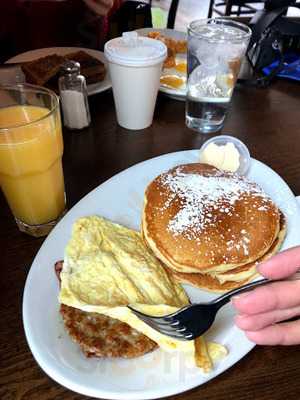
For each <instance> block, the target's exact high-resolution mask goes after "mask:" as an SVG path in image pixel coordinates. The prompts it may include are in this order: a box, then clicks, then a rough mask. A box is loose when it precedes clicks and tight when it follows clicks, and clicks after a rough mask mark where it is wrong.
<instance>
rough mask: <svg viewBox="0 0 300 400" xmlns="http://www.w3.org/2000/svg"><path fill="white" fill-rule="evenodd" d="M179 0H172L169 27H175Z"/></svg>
mask: <svg viewBox="0 0 300 400" xmlns="http://www.w3.org/2000/svg"><path fill="white" fill-rule="evenodd" d="M178 4H179V0H172V1H171V4H170V9H169V13H168V22H167V28H170V29H174V25H175V19H176V14H177V9H178Z"/></svg>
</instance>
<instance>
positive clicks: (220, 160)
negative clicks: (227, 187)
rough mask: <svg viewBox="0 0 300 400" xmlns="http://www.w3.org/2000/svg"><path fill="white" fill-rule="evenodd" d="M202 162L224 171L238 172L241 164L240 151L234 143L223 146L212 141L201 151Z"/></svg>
mask: <svg viewBox="0 0 300 400" xmlns="http://www.w3.org/2000/svg"><path fill="white" fill-rule="evenodd" d="M200 162H202V163H205V164H209V165H212V166H214V167H216V168H218V169H222V170H224V171H230V172H236V171H237V170H238V168H239V166H240V153H239V151H238V150H237V148H236V147H235V145H234V144H233V143H230V142H229V143H226V144H225V145H221V146H218V145H216V144H214V143H210V144H209V145H208V146H207V147H206V148H205V149H204V150H203V152H202V153H201V156H200Z"/></svg>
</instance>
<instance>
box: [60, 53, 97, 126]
mask: <svg viewBox="0 0 300 400" xmlns="http://www.w3.org/2000/svg"><path fill="white" fill-rule="evenodd" d="M61 72H62V76H60V78H59V80H58V87H59V94H60V98H61V104H62V111H63V121H64V125H65V126H66V127H67V128H69V129H82V128H85V127H87V126H89V124H90V122H91V117H90V111H89V103H88V99H87V89H86V82H85V77H84V76H83V75H80V64H79V63H78V62H76V61H72V60H70V61H66V62H65V63H64V64H63V65H62V67H61Z"/></svg>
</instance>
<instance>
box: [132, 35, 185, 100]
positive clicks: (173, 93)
mask: <svg viewBox="0 0 300 400" xmlns="http://www.w3.org/2000/svg"><path fill="white" fill-rule="evenodd" d="M153 31H155V32H161V34H162V35H163V36H165V37H170V38H172V39H175V40H187V34H186V33H185V32H180V31H176V30H174V29H155V28H142V29H137V32H138V33H139V34H140V35H147V34H148V32H153ZM178 57H179V58H184V59H186V55H184V54H179V55H178ZM159 91H160V92H162V93H164V94H166V95H167V96H169V97H172V98H174V99H176V100H185V97H186V88H184V89H172V88H168V87H165V86H162V85H161V86H160V88H159Z"/></svg>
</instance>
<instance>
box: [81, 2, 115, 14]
mask: <svg viewBox="0 0 300 400" xmlns="http://www.w3.org/2000/svg"><path fill="white" fill-rule="evenodd" d="M83 1H84V3H85V4H86V5H87V7H88V8H89V9H90V10H92V11H93V12H94V13H95V14H98V15H101V16H105V15H107V14H108V13H109V11H110V9H111V8H112V6H113V4H114V0H83Z"/></svg>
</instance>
